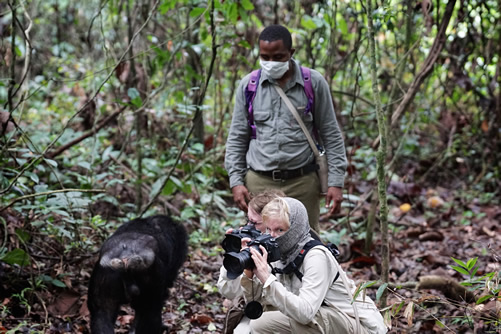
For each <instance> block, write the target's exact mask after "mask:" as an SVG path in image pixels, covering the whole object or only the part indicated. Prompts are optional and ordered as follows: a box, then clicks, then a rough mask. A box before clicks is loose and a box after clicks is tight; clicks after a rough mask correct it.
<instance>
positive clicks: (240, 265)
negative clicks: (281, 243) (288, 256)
mask: <svg viewBox="0 0 501 334" xmlns="http://www.w3.org/2000/svg"><path fill="white" fill-rule="evenodd" d="M256 231H257V230H256ZM258 232H259V231H258ZM230 235H231V234H228V235H227V237H226V238H228V236H230ZM242 238H243V237H240V239H239V240H241V239H242ZM225 240H226V239H225ZM223 243H224V240H223ZM247 245H248V246H249V248H245V249H242V250H241V251H230V252H228V251H227V252H226V253H225V254H224V260H223V266H224V267H225V268H226V270H227V271H228V278H230V279H235V278H237V277H238V276H240V275H241V274H242V273H243V271H244V269H253V268H254V267H255V264H254V261H253V260H252V257H251V253H250V249H251V248H254V249H256V250H257V251H259V253H261V254H262V252H261V249H260V248H259V246H263V247H264V249H266V251H267V252H268V263H271V262H275V261H278V260H279V259H280V249H279V248H278V243H277V241H276V240H275V238H273V237H272V236H271V235H269V234H261V233H260V234H259V235H258V236H257V237H255V238H253V239H252V240H251V241H250V242H249V243H248V244H247ZM223 247H225V246H224V245H223ZM239 249H240V247H239ZM225 250H227V249H226V248H225Z"/></svg>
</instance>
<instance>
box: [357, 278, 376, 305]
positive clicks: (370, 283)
mask: <svg viewBox="0 0 501 334" xmlns="http://www.w3.org/2000/svg"><path fill="white" fill-rule="evenodd" d="M377 282H378V281H368V282H365V283H364V284H363V285H362V286H360V287H359V288H357V290H356V291H355V293H354V294H353V301H355V300H356V299H357V297H358V295H359V294H360V292H361V291H363V290H365V289H367V288H368V287H370V286H373V285H374V284H376V283H377Z"/></svg>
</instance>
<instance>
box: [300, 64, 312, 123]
mask: <svg viewBox="0 0 501 334" xmlns="http://www.w3.org/2000/svg"><path fill="white" fill-rule="evenodd" d="M301 74H302V76H303V82H304V92H305V93H306V97H307V98H308V104H307V105H306V109H305V110H304V113H305V114H307V113H309V112H313V107H314V105H315V94H314V93H313V85H312V84H311V71H310V69H309V68H308V67H303V66H301Z"/></svg>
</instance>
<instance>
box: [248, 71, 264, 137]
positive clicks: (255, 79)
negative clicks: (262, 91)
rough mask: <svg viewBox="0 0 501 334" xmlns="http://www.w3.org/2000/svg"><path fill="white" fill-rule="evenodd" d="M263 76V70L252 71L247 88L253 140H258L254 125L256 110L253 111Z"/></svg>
mask: <svg viewBox="0 0 501 334" xmlns="http://www.w3.org/2000/svg"><path fill="white" fill-rule="evenodd" d="M260 76H261V70H255V71H252V73H251V77H250V80H249V83H248V84H247V87H246V88H245V101H246V104H247V110H248V117H247V123H249V126H250V128H251V138H252V139H256V125H254V110H253V109H252V102H254V98H255V97H256V91H257V86H258V85H259V77H260Z"/></svg>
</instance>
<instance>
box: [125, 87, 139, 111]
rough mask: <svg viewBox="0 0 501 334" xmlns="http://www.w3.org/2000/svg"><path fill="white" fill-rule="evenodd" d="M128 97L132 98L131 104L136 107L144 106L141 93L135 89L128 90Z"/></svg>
mask: <svg viewBox="0 0 501 334" xmlns="http://www.w3.org/2000/svg"><path fill="white" fill-rule="evenodd" d="M127 95H128V96H129V97H130V103H132V105H134V106H136V107H140V106H141V105H142V104H143V100H142V99H141V96H140V95H139V92H138V91H137V89H135V88H129V89H128V90H127Z"/></svg>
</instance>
